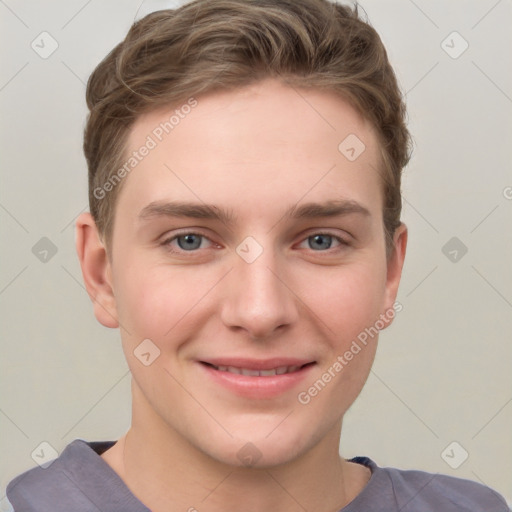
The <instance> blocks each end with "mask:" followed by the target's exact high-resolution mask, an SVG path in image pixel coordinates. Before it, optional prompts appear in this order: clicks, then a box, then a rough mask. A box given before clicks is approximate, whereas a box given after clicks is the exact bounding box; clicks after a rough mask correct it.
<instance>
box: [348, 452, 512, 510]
mask: <svg viewBox="0 0 512 512" xmlns="http://www.w3.org/2000/svg"><path fill="white" fill-rule="evenodd" d="M356 459H359V460H354V462H359V463H360V464H361V463H362V464H364V465H366V466H368V467H369V468H370V469H371V470H372V477H371V479H370V482H369V484H368V485H367V489H365V490H367V491H369V495H372V496H373V497H374V498H377V497H378V496H380V497H381V499H382V497H383V496H385V497H386V500H387V501H386V505H387V506H388V504H389V506H391V504H392V505H393V507H395V508H394V509H395V510H400V511H401V512H413V511H414V512H423V511H425V512H426V511H431V510H442V511H443V512H452V511H453V512H484V511H485V512H509V511H510V509H509V508H508V506H507V503H506V502H505V500H504V499H503V497H502V496H500V494H498V493H497V492H496V491H494V490H493V489H491V488H489V487H487V486H485V485H482V484H480V483H477V482H473V481H471V480H466V479H463V478H456V477H452V476H448V475H443V474H439V473H428V472H426V471H418V470H404V469H397V468H390V467H378V466H377V465H376V464H375V463H374V462H373V461H372V460H371V459H368V458H367V457H358V458H356ZM372 480H373V483H372ZM362 494H364V492H363V493H362ZM375 503H379V501H376V502H375ZM381 503H382V502H381Z"/></svg>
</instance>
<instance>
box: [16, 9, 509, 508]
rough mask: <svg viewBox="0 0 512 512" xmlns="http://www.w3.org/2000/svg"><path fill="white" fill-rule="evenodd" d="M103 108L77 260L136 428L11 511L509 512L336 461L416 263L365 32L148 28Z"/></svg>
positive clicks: (303, 20)
mask: <svg viewBox="0 0 512 512" xmlns="http://www.w3.org/2000/svg"><path fill="white" fill-rule="evenodd" d="M87 101H88V105H89V108H90V117H89V119H88V123H87V127H86V131H85V144H84V148H85V154H86V158H87V162H88V166H89V187H90V195H89V199H90V208H91V213H90V214H89V213H86V214H83V215H81V216H80V217H79V219H78V221H77V250H78V255H79V258H80V263H81V266H82V271H83V277H84V281H85V285H86V287H87V290H88V292H89V294H90V296H91V299H92V301H93V304H94V312H95V315H96V318H97V319H98V321H99V322H101V323H102V324H103V325H105V326H107V327H111V328H117V327H119V329H120V333H121V338H122V344H123V349H124V353H125V356H126V359H127V362H128V365H129V367H130V370H131V373H132V376H133V379H132V395H133V418H132V425H131V428H130V429H129V430H128V432H127V433H126V434H125V435H124V436H123V437H122V438H121V439H119V440H118V441H117V442H114V441H106V442H96V443H94V442H85V441H83V440H79V439H77V440H75V441H73V442H72V443H71V444H70V445H68V447H67V448H66V449H65V450H64V451H63V453H62V454H61V455H60V456H59V458H58V459H57V460H55V461H54V462H53V463H52V464H51V465H50V466H49V467H47V468H45V469H42V468H37V469H32V470H30V471H28V472H26V473H24V474H22V475H20V476H18V477H17V478H16V479H14V480H13V481H12V482H11V483H10V484H9V486H8V489H7V496H8V498H9V500H10V501H11V503H12V504H13V506H14V510H16V511H18V510H19V511H35V510H52V511H70V510H73V511H92V510H96V511H97V510H101V511H103V512H107V511H109V512H110V511H119V512H121V511H123V512H128V511H130V512H142V511H147V510H152V511H154V512H160V511H166V512H168V511H187V510H188V511H195V510H198V511H199V512H201V511H212V512H214V511H234V510H240V509H244V510H250V511H265V512H266V511H269V510H276V511H299V510H309V511H315V512H331V511H339V510H343V512H355V511H367V510H382V511H386V512H389V511H398V510H400V511H404V512H405V511H427V510H429V511H431V510H440V511H456V510H457V511H459V510H464V511H483V510H485V511H487V512H490V511H496V512H498V511H500V512H501V511H503V512H504V511H506V510H507V506H506V504H505V502H504V500H503V499H502V498H501V497H500V496H499V495H498V494H497V493H495V492H494V491H493V490H491V489H489V488H487V487H484V486H482V485H480V484H477V483H473V482H470V481H467V480H462V479H455V478H452V477H448V476H442V475H434V474H428V473H425V472H421V471H402V470H398V469H392V468H379V467H378V466H377V464H376V463H375V462H373V461H372V460H370V459H369V458H367V457H357V458H355V459H351V460H346V459H344V458H342V457H340V456H339V441H340V433H341V426H342V420H343V416H344V414H345V412H346V411H347V409H348V408H349V407H350V405H351V404H352V403H353V402H354V400H355V399H356V397H357V396H358V395H359V393H360V391H361V389H362V387H363V385H364V383H365V381H366V378H367V376H368V374H369V371H370V368H371V365H372V362H373V358H374V355H375V350H376V342H377V338H378V334H374V335H372V336H370V337H368V336H366V337H365V336H362V333H365V332H373V331H375V332H378V331H379V330H382V329H384V328H385V327H386V326H388V325H389V324H390V323H391V322H392V320H393V317H394V316H395V312H396V310H397V309H398V308H399V307H400V304H399V303H397V302H396V295H397V290H398V285H399V281H400V276H401V270H402V265H403V262H404V258H405V252H406V243H407V229H406V226H405V225H404V224H403V223H401V222H400V212H401V198H400V173H401V171H402V169H403V167H404V166H405V165H406V163H407V161H408V159H409V154H410V153H409V150H410V145H409V140H410V139H409V134H408V131H407V128H406V126H405V123H404V117H405V107H404V104H403V102H402V98H401V95H400V91H399V88H398V86H397V82H396V79H395V75H394V73H393V70H392V68H391V67H390V65H389V62H388V60H387V56H386V52H385V49H384V47H383V46H382V43H381V41H380V39H379V37H378V35H377V34H376V32H375V31H374V30H373V29H372V28H371V26H369V25H368V24H366V23H365V22H363V21H362V20H361V19H360V18H359V16H358V13H357V10H352V9H350V8H348V7H342V6H340V5H335V4H332V3H329V2H327V1H325V0H273V1H270V0H249V1H247V0H197V1H195V2H192V3H190V4H187V5H185V6H183V7H181V8H180V9H177V10H169V11H160V12H157V13H154V14H151V15H149V16H147V17H146V18H144V19H142V20H141V21H140V22H138V23H136V24H135V25H134V26H133V27H132V29H131V30H130V32H129V34H128V35H127V37H126V39H125V40H124V41H123V42H122V43H121V44H120V45H118V46H117V47H116V48H115V49H114V50H113V51H112V52H111V53H110V54H109V55H108V56H107V57H106V59H105V60H104V61H103V62H102V63H101V64H100V65H99V66H98V68H97V69H96V70H95V71H94V73H93V75H92V76H91V78H90V80H89V84H88V89H87ZM371 329H373V331H370V330H371Z"/></svg>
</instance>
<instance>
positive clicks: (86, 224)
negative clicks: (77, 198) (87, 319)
mask: <svg viewBox="0 0 512 512" xmlns="http://www.w3.org/2000/svg"><path fill="white" fill-rule="evenodd" d="M76 252H77V253H78V259H79V260H80V266H81V267H82V276H83V278H84V283H85V288H86V290H87V293H88V294H89V297H90V298H91V300H92V303H93V306H94V315H95V316H96V319H97V320H98V322H100V324H103V325H104V326H105V327H112V328H116V327H119V322H118V317H117V308H116V302H115V297H114V290H113V288H112V272H111V264H110V261H109V259H108V257H107V251H106V249H105V247H104V245H103V243H102V241H101V238H100V235H99V233H98V229H97V227H96V223H95V222H94V219H93V218H92V215H91V214H90V213H82V214H81V215H80V216H79V217H78V219H77V221H76Z"/></svg>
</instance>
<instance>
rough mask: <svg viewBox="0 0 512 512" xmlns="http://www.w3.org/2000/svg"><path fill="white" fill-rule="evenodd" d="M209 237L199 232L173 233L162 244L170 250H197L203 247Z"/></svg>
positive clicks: (177, 251) (178, 251)
mask: <svg viewBox="0 0 512 512" xmlns="http://www.w3.org/2000/svg"><path fill="white" fill-rule="evenodd" d="M203 242H209V239H208V238H207V237H206V236H204V235H201V234H199V233H192V232H190V233H182V234H178V235H174V236H173V237H171V238H168V239H167V240H165V241H164V242H163V243H162V245H163V246H164V247H165V248H166V249H168V250H169V251H170V252H174V253H180V252H197V249H204V248H205V244H204V243H203Z"/></svg>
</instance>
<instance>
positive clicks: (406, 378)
mask: <svg viewBox="0 0 512 512" xmlns="http://www.w3.org/2000/svg"><path fill="white" fill-rule="evenodd" d="M171 3H172V2H153V3H152V4H151V5H148V4H147V3H146V4H145V5H144V6H143V10H145V11H147V10H151V9H154V8H155V7H156V8H159V7H164V6H165V5H166V4H171ZM361 4H362V5H363V6H364V7H365V9H366V11H367V13H368V16H369V18H370V21H371V22H372V23H373V25H374V26H375V27H376V29H377V30H378V31H379V33H380V34H381V36H382V38H383V40H384V43H385V44H386V45H387V48H388V51H389V54H390V58H391V60H392V63H393V64H394V65H395V67H396V69H397V73H398V76H399V79H400V82H401V84H402V87H403V89H404V90H405V91H407V101H408V106H409V116H410V128H411V131H412V132H413V134H414V138H415V142H416V147H415V154H414V157H413V159H412V161H411V163H410V165H409V166H408V168H407V169H406V172H405V177H404V184H403V194H404V212H403V220H404V222H405V223H406V224H407V225H408V227H409V231H410V240H409V247H408V253H407V258H406V263H405V268H404V274H403V279H402V284H401V290H400V292H399V296H398V300H400V302H401V303H402V304H403V311H402V312H401V313H399V314H398V316H397V318H396V321H395V323H394V324H393V325H392V326H391V328H390V329H388V330H387V331H385V332H384V333H383V334H382V335H381V340H380V347H379V351H378V355H377V359H376V363H375V366H374V369H373V372H372V374H371V375H370V378H369V380H368V383H367V386H366V388H365V390H364V391H363V393H362V395H361V396H360V398H359V399H358V400H357V401H356V403H355V405H354V406H353V408H352V409H351V410H350V411H349V413H348V414H347V416H346V418H345V424H344V432H343V435H342V453H343V455H344V456H346V457H350V456H354V455H367V456H370V457H371V458H373V459H374V460H375V461H376V462H377V463H378V464H379V465H381V466H386V465H389V466H395V467H400V468H415V469H422V470H426V471H431V472H440V473H445V474H449V475H454V476H459V477H465V478H470V479H472V480H477V481H481V482H484V483H485V484H487V485H489V486H491V487H493V488H495V489H496V490H497V491H499V492H500V493H502V494H503V495H504V496H505V497H506V498H507V500H508V501H509V502H512V488H511V486H510V483H511V480H512V442H511V436H510V432H512V428H511V427H512V372H511V371H510V366H511V364H510V363H511V361H512V335H511V332H512V265H511V262H512V236H511V233H512V229H511V225H512V170H511V161H512V158H511V157H512V149H511V147H512V145H511V141H512V117H511V114H512V72H511V65H510V61H511V59H510V48H511V47H512V32H511V31H510V24H511V21H512V20H511V18H512V2H511V1H510V0H508V1H507V0H501V1H496V0H479V1H476V0H474V1H463V0H459V1H457V2H444V1H441V0H435V1H433V0H415V1H412V0H410V1H409V0H393V1H388V0H385V1H383V0H364V1H362V2H361ZM140 5H141V1H140V0H122V1H121V0H107V1H98V0H92V1H91V0H89V1H86V0H66V1H64V0H55V1H53V2H28V1H21V0H5V1H1V2H0V16H1V26H0V34H1V36H0V37H1V38H2V41H1V42H2V63H3V65H2V70H1V74H0V105H1V112H2V115H1V129H2V137H1V148H0V155H1V162H2V166H1V172H2V181H3V186H2V189H1V195H0V221H1V236H2V240H3V250H2V267H1V275H0V307H1V310H2V317H3V324H2V325H3V332H2V342H1V343H2V345H1V348H2V358H1V368H0V379H1V380H0V386H1V389H2V394H1V402H0V431H1V436H0V452H1V453H2V471H1V494H0V510H9V508H8V504H7V503H6V500H5V498H4V496H5V486H6V485H7V483H8V482H9V481H10V480H11V479H12V478H13V477H14V476H15V475H17V474H19V473H20V472H21V471H24V470H26V469H28V468H30V467H32V466H34V465H35V462H34V460H33V459H32V458H31V453H32V452H33V451H34V450H35V449H36V448H37V447H38V446H39V445H40V443H42V442H47V443H49V444H50V445H51V446H53V447H54V448H55V450H56V451H57V452H60V451H61V450H62V449H63V448H64V447H65V446H66V445H67V444H68V443H69V442H71V441H72V440H73V439H75V438H82V439H86V440H110V439H116V438H118V437H119V436H120V435H121V434H123V433H124V432H125V430H126V429H127V428H128V426H129V421H130V389H129V384H130V377H129V373H128V370H127V365H126V363H125V360H124V357H123V354H122V351H121V347H120V341H119V335H118V332H117V331H111V330H108V329H106V328H104V327H102V326H101V325H99V324H98V323H97V322H96V320H95V319H94V317H93V314H92V307H91V304H90V301H89V298H88V296H87V294H86V292H85V290H84V288H83V285H82V281H81V274H80V268H79V264H78V260H77V258H76V255H75V249H74V224H73V222H74V219H75V218H76V216H77V215H78V214H79V213H80V212H81V211H83V210H85V209H86V208H87V195H86V183H87V182H86V166H85V161H84V158H83V155H82V152H81V143H82V140H81V137H82V129H83V125H84V119H85V114H86V109H85V101H84V89H85V82H86V80H87V77H88V76H89V74H90V72H91V71H92V70H93V68H94V66H95V65H96V64H97V63H98V62H99V61H100V60H101V58H103V56H104V55H105V54H106V53H107V51H109V50H110V49H111V48H112V47H113V46H114V45H115V44H116V43H117V42H118V41H119V40H120V39H121V38H122V37H123V36H124V34H125V32H126V30H127V29H128V27H129V25H130V24H131V22H132V21H133V19H134V17H135V16H136V13H137V10H138V8H139V7H140ZM139 14H140V13H139ZM43 31H46V32H48V33H49V34H50V35H51V38H53V39H54V40H55V41H56V43H57V44H58V48H57V49H56V50H55V52H54V53H53V54H52V55H50V56H47V58H42V57H41V56H40V55H39V54H38V53H36V51H34V50H33V49H32V47H31V43H32V41H34V40H35V42H36V43H37V42H38V41H40V40H41V37H44V38H46V39H45V44H44V48H45V49H46V50H45V51H49V49H51V44H55V43H52V40H51V39H50V38H49V36H39V34H40V33H41V32H43ZM453 31H457V32H458V34H459V35H451V36H450V34H451V33H452V32H453ZM447 36H450V37H448V39H446V38H447ZM462 38H463V39H462ZM444 40H446V42H445V43H442V42H443V41H444ZM464 41H467V43H468V44H469V46H468V48H467V50H466V51H465V52H464V53H462V54H461V55H458V53H459V52H460V50H462V49H463V48H464V45H465V43H464ZM39 44H40V46H41V43H39ZM42 50H43V48H39V51H40V52H41V51H42ZM445 50H447V51H448V52H449V53H451V55H452V56H450V55H449V54H448V53H447V52H446V51H445ZM454 56H457V58H453V57H454ZM43 237H47V238H48V239H49V240H51V242H52V244H53V245H54V246H55V249H56V251H57V252H56V253H55V254H54V255H52V253H51V252H49V253H48V255H47V261H46V262H44V261H40V259H38V257H36V254H37V253H38V251H37V250H36V249H38V248H39V249H40V246H36V249H34V252H35V253H36V254H34V252H33V247H34V246H35V245H36V244H37V243H39V244H43V245H42V247H44V244H48V242H47V241H43V242H40V239H41V238H43ZM452 237H457V239H458V241H455V243H456V244H459V246H460V244H461V243H463V244H464V245H465V246H466V247H467V253H466V254H465V255H463V256H462V257H461V254H462V253H461V252H460V247H459V249H457V247H456V246H453V247H452V246H450V245H449V246H448V248H445V249H444V252H443V247H444V246H445V244H446V243H447V242H448V241H449V240H450V239H452ZM452 243H453V242H452ZM454 248H455V250H458V253H457V257H458V260H457V261H455V262H454V261H451V260H450V258H452V259H453V257H454V254H455V253H453V252H452V254H451V255H450V254H449V252H450V251H453V250H454ZM445 253H447V254H448V257H447V256H446V255H445ZM39 255H40V254H39ZM40 257H41V255H40ZM454 441H456V442H457V443H458V444H457V445H455V448H454V451H453V452H451V451H450V450H449V451H448V453H449V454H450V455H451V458H449V460H450V462H452V464H453V461H455V462H457V461H460V460H461V457H462V455H463V453H464V452H463V451H462V450H465V451H467V452H468V454H469V457H468V458H467V460H465V461H464V462H463V463H462V464H461V465H460V466H459V467H458V468H457V469H452V468H451V467H450V466H449V465H448V464H447V463H446V462H445V459H446V456H445V458H443V457H442V456H441V454H442V452H443V451H444V449H445V448H446V447H447V446H448V445H449V444H450V443H452V442H454ZM452 448H453V446H452Z"/></svg>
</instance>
